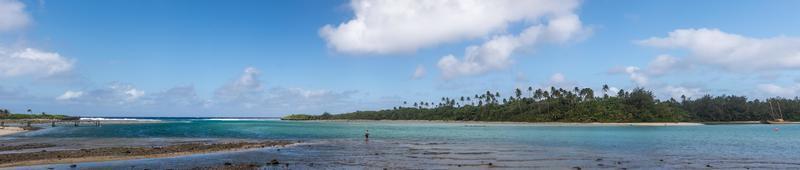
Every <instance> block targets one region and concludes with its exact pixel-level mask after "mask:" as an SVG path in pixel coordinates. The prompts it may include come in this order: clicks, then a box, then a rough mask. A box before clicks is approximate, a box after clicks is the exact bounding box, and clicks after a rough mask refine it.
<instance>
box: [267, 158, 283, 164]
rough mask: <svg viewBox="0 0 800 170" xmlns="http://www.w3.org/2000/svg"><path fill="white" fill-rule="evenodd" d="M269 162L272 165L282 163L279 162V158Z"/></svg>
mask: <svg viewBox="0 0 800 170" xmlns="http://www.w3.org/2000/svg"><path fill="white" fill-rule="evenodd" d="M269 164H270V165H277V164H281V163H280V162H278V160H277V159H272V160H271V161H269Z"/></svg>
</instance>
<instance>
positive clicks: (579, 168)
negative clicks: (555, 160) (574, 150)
mask: <svg viewBox="0 0 800 170" xmlns="http://www.w3.org/2000/svg"><path fill="white" fill-rule="evenodd" d="M572 169H575V170H581V167H577V166H576V167H572Z"/></svg>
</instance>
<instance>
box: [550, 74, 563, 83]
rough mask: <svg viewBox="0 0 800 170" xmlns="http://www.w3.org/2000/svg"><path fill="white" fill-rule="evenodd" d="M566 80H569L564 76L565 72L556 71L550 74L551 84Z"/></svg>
mask: <svg viewBox="0 0 800 170" xmlns="http://www.w3.org/2000/svg"><path fill="white" fill-rule="evenodd" d="M565 81H567V78H564V74H561V73H556V74H553V75H552V76H550V83H551V84H558V83H564V82H565Z"/></svg>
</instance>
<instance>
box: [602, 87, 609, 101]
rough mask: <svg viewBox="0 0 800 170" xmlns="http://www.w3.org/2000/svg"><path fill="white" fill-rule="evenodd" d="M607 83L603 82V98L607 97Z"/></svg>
mask: <svg viewBox="0 0 800 170" xmlns="http://www.w3.org/2000/svg"><path fill="white" fill-rule="evenodd" d="M608 90H609V88H608V84H603V98H608Z"/></svg>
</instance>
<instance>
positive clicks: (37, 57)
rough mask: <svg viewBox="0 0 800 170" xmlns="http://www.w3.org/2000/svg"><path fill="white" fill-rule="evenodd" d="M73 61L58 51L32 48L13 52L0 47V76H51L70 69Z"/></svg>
mask: <svg viewBox="0 0 800 170" xmlns="http://www.w3.org/2000/svg"><path fill="white" fill-rule="evenodd" d="M74 63H75V61H74V60H72V59H68V58H65V57H62V56H61V55H59V54H58V53H53V52H45V51H41V50H37V49H33V48H26V49H23V50H19V51H13V52H8V51H4V50H2V49H0V77H15V76H27V75H30V76H40V77H46V76H52V75H56V74H60V73H65V72H69V71H71V70H72V68H73V65H74Z"/></svg>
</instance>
